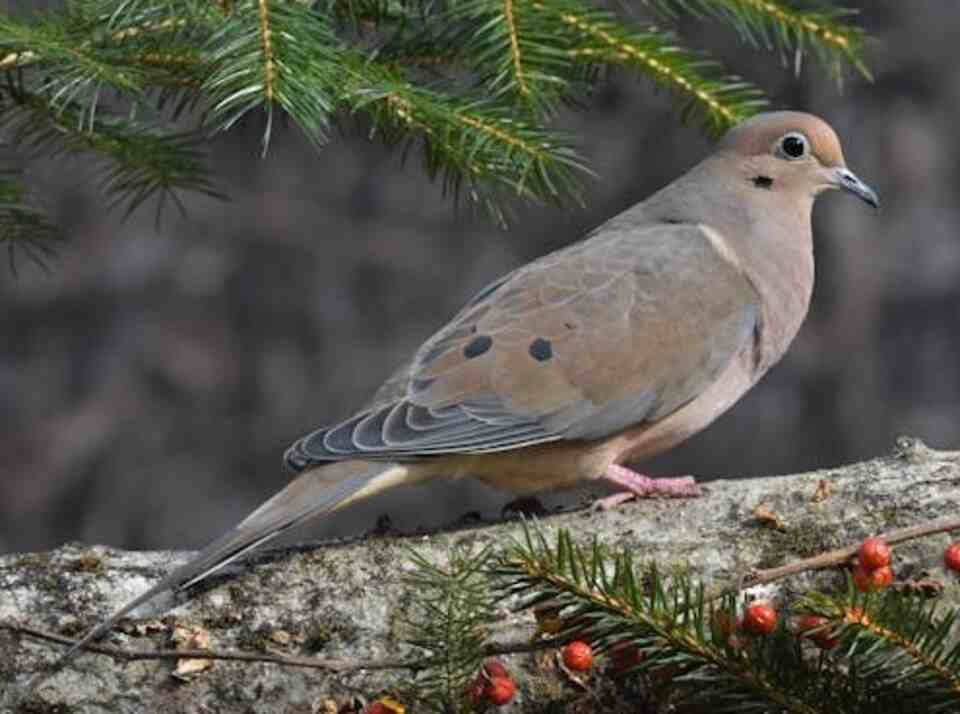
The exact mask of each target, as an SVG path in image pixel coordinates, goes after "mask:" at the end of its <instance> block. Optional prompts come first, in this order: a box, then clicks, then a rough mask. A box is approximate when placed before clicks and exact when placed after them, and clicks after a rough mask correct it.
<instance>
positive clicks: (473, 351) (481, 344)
mask: <svg viewBox="0 0 960 714" xmlns="http://www.w3.org/2000/svg"><path fill="white" fill-rule="evenodd" d="M492 346H493V338H492V337H490V336H489V335H480V336H479V337H474V338H473V339H472V340H470V342H468V343H467V346H466V347H464V348H463V356H464V357H466V358H467V359H473V358H474V357H479V356H480V355H482V354H483V353H484V352H486V351H487V350H489V349H490V348H491V347H492Z"/></svg>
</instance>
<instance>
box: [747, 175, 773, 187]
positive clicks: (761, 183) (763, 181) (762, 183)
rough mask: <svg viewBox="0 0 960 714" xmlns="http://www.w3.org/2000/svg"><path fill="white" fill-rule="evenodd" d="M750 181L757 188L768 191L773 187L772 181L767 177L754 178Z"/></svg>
mask: <svg viewBox="0 0 960 714" xmlns="http://www.w3.org/2000/svg"><path fill="white" fill-rule="evenodd" d="M751 180H752V181H753V185H754V186H756V187H757V188H766V189H770V188H772V187H773V179H772V178H770V177H769V176H754V177H753V178H752V179H751Z"/></svg>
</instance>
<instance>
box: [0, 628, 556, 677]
mask: <svg viewBox="0 0 960 714" xmlns="http://www.w3.org/2000/svg"><path fill="white" fill-rule="evenodd" d="M0 630H9V631H11V632H16V633H18V634H21V635H27V636H28V637H34V638H36V639H38V640H45V641H47V642H56V643H57V644H61V645H65V646H68V647H69V646H72V645H74V644H76V642H77V640H74V639H72V638H70V637H65V636H63V635H58V634H56V633H54V632H48V631H47V630H41V629H39V628H36V627H30V626H28V625H20V624H16V623H12V622H0ZM557 646H558V643H557V642H551V641H549V640H545V641H540V642H530V641H524V640H522V641H514V642H494V643H490V644H488V645H486V646H485V647H484V648H483V649H484V655H485V656H493V655H504V654H516V653H522V652H537V651H539V650H545V649H551V648H555V647H557ZM83 649H84V650H85V651H87V652H95V653H96V654H103V655H107V656H109V657H115V658H117V659H122V660H125V661H128V662H136V661H139V660H154V659H173V660H177V659H209V660H224V661H233V662H268V663H271V664H279V665H283V666H286V667H304V668H307V669H325V670H327V671H330V672H338V673H346V672H357V671H360V670H385V669H409V670H418V669H423V668H424V667H425V666H427V664H429V663H428V661H427V660H425V659H424V658H422V657H419V658H417V659H378V660H369V661H363V660H351V659H329V658H324V657H298V656H296V655H281V654H274V653H268V652H238V651H236V650H205V649H199V650H198V649H183V650H147V649H142V650H141V649H126V648H123V647H113V646H111V645H101V644H97V643H90V644H88V645H85V646H84V647H83Z"/></svg>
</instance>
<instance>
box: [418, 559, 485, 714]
mask: <svg viewBox="0 0 960 714" xmlns="http://www.w3.org/2000/svg"><path fill="white" fill-rule="evenodd" d="M491 556H492V552H491V551H490V549H484V550H481V551H479V552H471V551H470V550H469V549H468V548H463V547H453V548H451V550H450V551H449V553H448V557H447V562H446V563H445V564H436V563H432V562H430V561H429V560H427V559H426V558H424V557H423V556H421V555H420V554H418V553H416V552H415V551H411V559H412V566H413V568H412V570H411V571H410V573H409V574H408V575H407V579H408V581H409V583H410V584H412V585H413V586H414V587H413V588H412V590H413V592H416V593H417V598H416V601H415V602H413V603H412V604H411V609H410V610H409V611H408V612H407V613H406V615H405V616H404V618H403V620H402V623H401V626H402V630H403V633H404V640H405V642H406V643H407V644H408V645H412V646H413V647H414V651H415V652H417V653H418V656H419V660H418V665H419V666H418V667H417V672H416V674H415V676H414V679H413V681H412V682H411V686H410V691H408V692H405V693H404V696H403V697H402V698H403V699H404V700H405V701H411V700H414V699H415V700H416V701H418V702H419V704H420V706H422V707H425V708H427V709H428V710H429V711H435V712H443V713H444V714H447V713H455V712H461V711H462V712H468V711H470V705H469V702H467V701H466V692H467V689H468V687H469V685H470V683H471V682H472V681H473V680H474V679H475V678H476V676H477V673H478V672H479V671H480V666H481V664H482V662H483V658H484V649H483V648H484V645H485V643H486V640H487V638H488V637H489V634H490V629H491V625H493V623H494V622H495V619H496V617H495V612H496V604H495V602H494V599H493V592H492V590H491V588H490V581H489V578H488V577H487V575H488V564H489V562H490V559H491Z"/></svg>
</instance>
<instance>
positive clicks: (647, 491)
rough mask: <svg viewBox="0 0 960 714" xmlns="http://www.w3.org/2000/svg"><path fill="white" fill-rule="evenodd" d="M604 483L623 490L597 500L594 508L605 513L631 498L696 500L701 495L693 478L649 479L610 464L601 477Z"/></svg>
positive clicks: (625, 468) (623, 467)
mask: <svg viewBox="0 0 960 714" xmlns="http://www.w3.org/2000/svg"><path fill="white" fill-rule="evenodd" d="M603 480H604V481H609V482H610V483H613V484H616V485H617V486H620V487H621V488H623V489H624V491H622V492H620V493H615V494H613V495H612V496H607V497H606V498H601V499H599V500H598V501H597V502H596V504H595V506H596V507H597V508H599V509H600V510H603V511H606V510H609V509H611V508H613V507H615V506H619V505H620V504H621V503H623V502H624V501H629V500H630V499H631V498H650V497H655V496H664V497H666V498H696V497H697V496H699V495H700V494H701V491H700V487H699V486H697V484H696V483H695V482H694V480H693V476H680V477H678V478H650V477H649V476H644V475H643V474H638V473H637V472H636V471H631V470H630V469H628V468H627V467H626V466H619V465H617V464H612V465H610V466H609V467H607V471H606V473H605V474H604V475H603Z"/></svg>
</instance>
